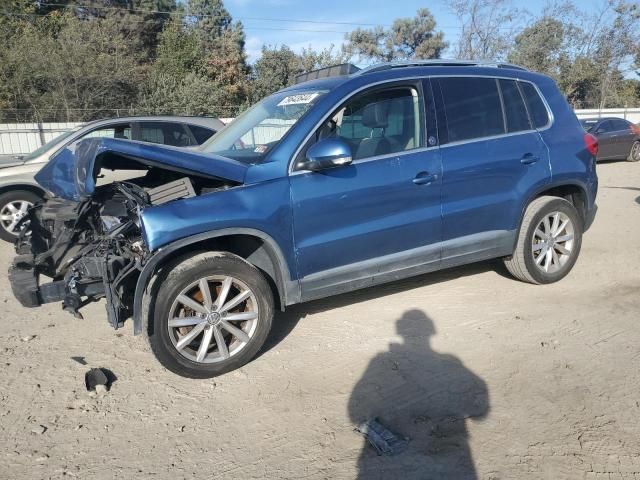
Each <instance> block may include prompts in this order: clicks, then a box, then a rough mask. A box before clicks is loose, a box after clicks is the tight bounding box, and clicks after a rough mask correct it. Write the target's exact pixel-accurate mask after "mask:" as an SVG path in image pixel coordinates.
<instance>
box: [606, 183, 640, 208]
mask: <svg viewBox="0 0 640 480" xmlns="http://www.w3.org/2000/svg"><path fill="white" fill-rule="evenodd" d="M602 188H610V189H616V190H631V191H632V192H640V188H638V187H608V186H606V185H605V186H603V187H602ZM635 202H636V203H637V204H638V205H640V196H638V197H636V199H635Z"/></svg>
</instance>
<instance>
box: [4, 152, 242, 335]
mask: <svg viewBox="0 0 640 480" xmlns="http://www.w3.org/2000/svg"><path fill="white" fill-rule="evenodd" d="M140 167H141V168H146V169H147V173H146V174H145V175H143V176H141V177H139V178H134V179H130V180H127V181H116V182H113V183H109V184H106V185H103V186H99V187H96V188H95V191H94V192H93V194H92V195H91V197H89V198H87V199H84V200H81V201H73V200H67V199H63V198H58V197H52V198H48V199H47V200H46V201H45V202H44V203H42V204H39V205H36V206H35V207H33V208H32V209H31V210H30V212H29V215H28V216H27V217H25V221H28V222H29V225H28V228H25V229H23V235H22V237H21V238H20V239H19V240H18V242H17V244H16V251H17V253H18V255H17V257H16V258H15V260H14V263H13V265H12V267H11V268H10V271H9V277H10V280H11V285H12V289H13V293H14V295H15V296H16V298H18V299H19V300H20V302H21V303H22V305H24V306H26V307H37V306H39V305H42V304H44V303H50V302H56V301H62V302H63V308H64V310H66V311H69V312H70V313H72V314H73V315H75V316H77V317H79V318H82V315H81V313H80V312H79V310H80V309H81V308H82V307H83V306H85V305H87V304H88V303H90V302H93V301H96V300H99V299H101V298H105V299H106V300H107V314H108V319H109V323H110V324H111V325H112V326H113V327H114V328H119V327H121V326H122V325H123V324H124V321H125V320H126V319H127V318H129V317H130V316H131V315H132V306H133V295H134V294H133V292H134V290H135V285H136V281H137V278H138V276H139V273H140V271H141V270H142V268H143V267H144V265H145V263H146V262H147V261H148V259H149V258H150V257H151V256H152V254H151V253H150V252H149V251H148V249H147V247H146V246H145V243H144V239H143V235H142V231H141V221H140V215H141V212H142V211H143V210H144V209H147V208H153V207H155V206H158V205H161V204H165V203H168V202H174V201H179V200H184V199H188V198H191V197H195V196H198V195H202V194H205V193H210V192H214V191H217V190H221V189H226V188H229V187H230V186H232V185H233V183H231V182H225V181H223V180H219V179H213V178H211V177H199V176H197V175H187V176H185V173H184V172H178V171H175V170H171V169H165V168H162V167H161V166H152V167H149V166H143V165H140ZM96 176H97V175H96ZM41 276H46V277H50V278H51V279H52V280H53V281H51V282H49V283H42V284H41V283H40V278H41Z"/></svg>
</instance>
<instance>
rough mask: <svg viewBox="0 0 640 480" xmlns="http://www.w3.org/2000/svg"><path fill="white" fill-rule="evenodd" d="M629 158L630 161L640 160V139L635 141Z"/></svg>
mask: <svg viewBox="0 0 640 480" xmlns="http://www.w3.org/2000/svg"><path fill="white" fill-rule="evenodd" d="M627 160H629V161H630V162H637V161H640V141H635V142H633V145H631V150H630V151H629V156H628V157H627Z"/></svg>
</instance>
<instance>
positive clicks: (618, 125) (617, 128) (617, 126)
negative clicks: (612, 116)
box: [609, 119, 629, 132]
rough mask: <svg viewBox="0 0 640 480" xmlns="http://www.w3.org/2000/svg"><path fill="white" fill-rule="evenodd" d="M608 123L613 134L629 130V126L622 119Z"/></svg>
mask: <svg viewBox="0 0 640 480" xmlns="http://www.w3.org/2000/svg"><path fill="white" fill-rule="evenodd" d="M609 122H611V124H612V125H613V126H612V129H613V131H614V132H621V131H624V130H629V124H628V123H627V122H626V121H625V120H622V119H618V120H609Z"/></svg>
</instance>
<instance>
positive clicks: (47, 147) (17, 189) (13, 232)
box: [0, 116, 224, 242]
mask: <svg viewBox="0 0 640 480" xmlns="http://www.w3.org/2000/svg"><path fill="white" fill-rule="evenodd" d="M222 127H224V123H222V122H221V121H220V120H218V119H217V118H206V117H169V116H159V117H124V118H112V119H108V120H97V121H95V122H90V123H87V124H84V125H82V126H80V127H77V128H75V129H74V130H71V131H69V132H65V133H63V134H62V135H60V136H58V137H56V138H54V139H53V140H51V141H50V142H48V143H46V144H44V145H43V146H41V147H40V148H38V149H37V150H35V151H33V152H31V153H29V154H28V155H24V156H8V157H4V158H1V159H0V239H2V240H6V241H8V242H13V241H14V240H15V239H16V238H17V237H18V235H19V233H20V231H19V227H18V224H19V222H20V220H21V219H22V217H24V216H25V215H26V213H27V210H28V209H29V207H31V206H32V205H33V204H34V203H36V202H37V201H39V200H40V199H42V198H43V196H44V195H45V193H46V192H44V191H43V190H42V187H40V186H39V185H38V184H37V183H36V182H35V180H34V179H33V176H34V175H35V174H36V173H37V172H38V171H39V170H40V169H41V168H42V165H43V164H44V163H46V162H48V161H49V159H50V158H51V157H52V156H53V155H54V154H55V153H57V152H58V151H59V150H60V149H62V148H64V147H66V146H67V145H69V144H70V143H72V142H75V141H78V140H80V139H82V138H89V137H107V138H124V139H128V140H138V141H142V142H151V143H160V144H164V145H172V146H176V147H191V146H197V145H200V144H202V143H204V142H205V141H206V140H208V139H209V138H210V137H211V136H212V135H213V134H214V133H216V132H217V131H218V130H220V129H221V128H222Z"/></svg>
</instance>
